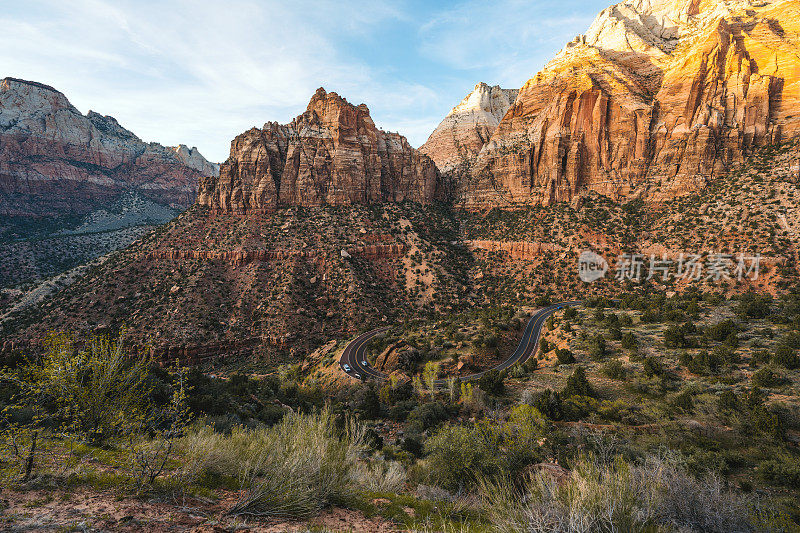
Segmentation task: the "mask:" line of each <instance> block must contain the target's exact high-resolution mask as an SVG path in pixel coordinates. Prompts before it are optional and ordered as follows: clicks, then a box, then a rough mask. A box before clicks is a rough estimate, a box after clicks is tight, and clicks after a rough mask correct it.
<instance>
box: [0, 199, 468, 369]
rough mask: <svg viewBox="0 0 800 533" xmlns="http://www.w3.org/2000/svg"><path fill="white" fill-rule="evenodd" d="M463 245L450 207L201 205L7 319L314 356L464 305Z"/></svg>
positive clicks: (176, 351) (12, 324) (27, 329)
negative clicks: (236, 208) (250, 210)
mask: <svg viewBox="0 0 800 533" xmlns="http://www.w3.org/2000/svg"><path fill="white" fill-rule="evenodd" d="M457 239H458V224H457V222H456V220H455V219H454V218H453V216H452V214H451V213H450V212H449V211H448V210H447V209H445V208H442V207H437V206H430V207H425V206H420V205H419V204H398V203H391V202H386V203H382V204H373V205H370V206H363V205H353V206H321V207H315V208H298V207H288V208H278V209H276V210H275V211H273V212H271V213H254V214H248V215H246V216H243V215H241V214H238V213H221V212H217V213H213V212H211V211H210V210H209V209H207V208H206V207H204V206H194V207H193V208H191V209H190V210H188V211H186V212H184V213H182V214H181V215H179V216H178V217H177V218H176V219H174V220H173V221H171V222H170V223H168V224H167V225H165V226H161V227H160V228H158V229H157V230H156V231H155V232H153V233H150V234H149V235H146V236H144V237H142V238H141V239H140V240H139V241H138V242H137V243H135V244H133V245H132V246H129V247H128V248H126V249H125V250H122V251H119V252H117V253H116V254H113V255H112V256H111V257H110V258H109V259H108V261H106V262H105V263H104V264H103V265H102V266H98V267H97V268H94V269H92V270H90V271H89V272H87V273H86V275H85V276H84V277H82V278H81V279H79V280H77V281H76V282H75V283H74V284H72V285H71V286H69V287H68V288H66V289H64V290H62V291H61V292H59V293H58V294H56V295H55V296H54V297H53V298H51V299H49V300H47V301H45V302H43V303H42V304H41V305H40V306H38V307H32V308H29V309H26V310H24V311H21V312H17V313H15V314H14V315H13V316H10V317H9V318H8V320H5V321H2V320H0V330H2V334H0V336H2V337H3V338H4V339H9V340H10V339H13V340H15V341H19V340H23V341H24V340H31V339H40V338H42V337H43V336H44V335H45V334H46V333H47V332H48V331H52V330H57V331H61V330H66V331H82V332H91V331H115V330H117V329H118V328H119V327H121V326H122V325H123V324H124V325H125V326H127V328H128V336H129V338H130V339H131V341H134V342H137V343H140V344H147V345H150V346H152V347H153V350H154V353H155V354H156V355H158V356H159V357H170V358H173V357H181V358H185V359H194V360H196V359H198V358H201V357H204V356H207V355H208V356H211V355H220V354H225V355H237V354H240V353H253V352H256V353H258V354H260V355H261V356H263V357H265V358H272V357H285V356H287V355H289V354H304V353H308V351H310V349H311V348H314V347H316V346H318V345H319V344H322V343H324V342H327V341H329V340H330V339H331V338H334V337H342V336H347V335H349V334H351V333H353V332H356V331H358V330H360V329H361V328H363V327H364V326H365V325H366V324H380V323H386V322H388V321H390V320H391V321H395V320H402V318H403V317H404V316H413V314H414V313H416V312H421V311H423V310H431V309H442V310H444V309H448V308H450V309H452V308H453V306H457V305H464V304H465V303H466V302H467V301H468V300H469V293H470V292H471V291H470V287H469V281H468V275H467V272H466V270H467V269H468V268H469V255H468V254H467V252H466V249H465V248H463V247H462V246H459V245H458V244H457V243H456V241H457ZM15 303H16V300H14V301H10V302H8V305H9V307H10V306H12V305H14V304H15ZM0 311H1V309H0ZM0 314H2V313H1V312H0Z"/></svg>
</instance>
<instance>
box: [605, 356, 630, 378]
mask: <svg viewBox="0 0 800 533" xmlns="http://www.w3.org/2000/svg"><path fill="white" fill-rule="evenodd" d="M603 374H605V375H606V376H608V377H609V378H611V379H615V380H618V381H621V380H623V379H625V367H624V366H623V365H622V361H620V360H619V359H614V360H613V361H609V362H608V363H606V364H605V365H604V366H603Z"/></svg>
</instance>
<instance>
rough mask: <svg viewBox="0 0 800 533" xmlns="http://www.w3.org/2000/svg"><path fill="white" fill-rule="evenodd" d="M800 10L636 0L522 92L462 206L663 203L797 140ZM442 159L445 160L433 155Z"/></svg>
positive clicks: (601, 19)
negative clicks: (756, 154) (590, 196)
mask: <svg viewBox="0 0 800 533" xmlns="http://www.w3.org/2000/svg"><path fill="white" fill-rule="evenodd" d="M799 13H800V3H798V1H797V0H775V1H771V2H769V1H760V2H755V1H754V2H751V1H749V0H727V1H723V0H628V1H626V2H622V3H620V4H617V5H614V6H612V7H610V8H608V9H606V10H604V11H603V12H602V13H600V15H598V17H597V18H596V20H595V21H594V23H593V24H592V25H591V27H590V28H589V30H588V32H587V33H586V34H585V35H580V36H578V37H576V38H575V40H573V41H572V42H571V43H569V44H568V45H567V46H566V48H564V49H563V50H562V51H561V52H560V53H559V54H558V55H557V56H556V57H555V58H554V59H553V60H552V61H551V62H550V63H549V64H547V65H546V66H545V68H544V69H543V70H542V71H541V72H539V73H538V74H536V76H534V77H533V78H531V79H530V80H529V81H528V82H527V83H525V85H524V86H523V87H522V88H521V89H520V91H519V95H518V96H517V98H516V101H515V102H514V105H513V106H512V107H511V108H510V109H509V111H508V112H507V113H506V114H505V116H504V117H503V119H502V120H501V121H500V124H499V125H498V127H497V130H496V131H495V132H494V134H493V135H492V137H491V139H490V140H489V142H488V143H486V145H485V146H483V148H482V149H481V152H480V154H479V156H478V158H477V161H476V164H475V165H474V167H473V168H472V169H471V171H470V172H469V173H466V174H462V177H461V179H460V180H459V183H458V195H459V197H460V200H461V201H462V202H463V204H464V205H467V206H486V205H507V204H509V203H529V202H532V203H550V202H553V201H559V200H568V199H571V198H572V197H574V196H576V195H578V194H579V193H580V192H581V191H584V190H594V191H597V192H600V193H602V194H606V195H608V196H610V197H612V198H615V199H624V198H628V197H631V196H634V195H642V196H644V197H645V198H647V199H652V200H656V201H658V200H663V199H664V198H669V197H673V196H675V195H679V194H683V193H685V192H687V191H690V190H695V189H697V188H698V187H701V186H703V185H704V184H706V183H707V182H708V181H709V180H713V179H714V178H716V177H718V176H720V175H722V174H724V173H725V172H726V171H727V170H728V168H729V167H730V165H731V164H732V163H733V162H736V161H740V160H742V159H743V158H744V157H746V155H747V154H748V153H750V152H752V150H753V148H754V147H758V146H763V145H767V144H770V143H774V142H779V141H783V140H787V139H790V138H793V137H795V136H797V134H798V132H800V61H798V57H800V55H799V54H800V40H798V34H800V15H799ZM437 158H438V159H440V160H445V159H447V157H446V156H442V155H437Z"/></svg>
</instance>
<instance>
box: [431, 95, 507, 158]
mask: <svg viewBox="0 0 800 533" xmlns="http://www.w3.org/2000/svg"><path fill="white" fill-rule="evenodd" d="M518 92H519V91H517V90H516V89H501V88H500V86H499V85H495V86H493V87H490V86H488V85H487V84H485V83H479V84H477V85H476V86H475V89H473V91H472V92H471V93H469V94H468V95H467V97H466V98H464V99H463V100H462V101H461V103H460V104H458V105H457V106H456V107H454V108H453V109H452V110H451V111H450V113H448V115H447V116H446V117H445V118H444V120H442V122H441V123H440V124H439V125H438V126H437V127H436V129H435V130H434V131H433V133H431V135H430V137H428V140H427V141H426V142H425V144H423V145H422V146H420V147H419V151H420V152H422V153H423V154H426V155H428V156H429V157H430V158H431V159H433V160H434V161H435V162H436V166H437V167H438V168H439V170H441V171H442V172H452V171H459V172H463V171H466V170H468V168H469V167H471V165H472V163H473V162H474V159H475V157H476V156H477V155H478V152H480V150H481V148H483V145H484V144H486V143H487V142H488V141H489V138H490V137H491V136H492V134H493V133H494V132H495V130H496V129H497V126H498V124H500V120H501V119H502V118H503V116H504V115H505V114H506V111H508V108H509V107H511V105H512V104H513V103H514V100H515V99H516V98H517V93H518Z"/></svg>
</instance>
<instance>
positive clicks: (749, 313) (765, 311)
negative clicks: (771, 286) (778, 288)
mask: <svg viewBox="0 0 800 533" xmlns="http://www.w3.org/2000/svg"><path fill="white" fill-rule="evenodd" d="M771 305H772V296H770V295H769V294H758V293H755V292H747V293H745V294H743V295H741V296H740V298H739V303H738V304H737V306H736V314H737V315H738V316H739V317H741V318H766V317H767V316H769V312H770V306H771Z"/></svg>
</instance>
